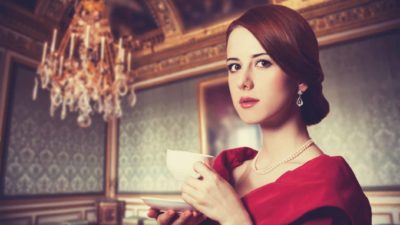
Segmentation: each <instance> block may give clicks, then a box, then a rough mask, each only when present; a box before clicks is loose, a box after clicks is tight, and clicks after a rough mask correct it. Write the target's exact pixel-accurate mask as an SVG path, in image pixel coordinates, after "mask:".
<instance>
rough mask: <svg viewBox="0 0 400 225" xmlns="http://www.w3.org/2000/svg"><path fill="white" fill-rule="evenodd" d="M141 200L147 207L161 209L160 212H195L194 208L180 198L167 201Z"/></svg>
mask: <svg viewBox="0 0 400 225" xmlns="http://www.w3.org/2000/svg"><path fill="white" fill-rule="evenodd" d="M141 199H142V201H143V202H144V203H145V204H146V205H148V206H150V207H151V208H155V209H160V210H168V209H173V210H176V211H184V210H194V208H193V207H192V206H190V205H189V204H187V203H186V202H185V201H183V200H182V199H179V198H174V199H171V198H169V199H167V198H151V197H141Z"/></svg>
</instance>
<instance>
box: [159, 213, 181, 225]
mask: <svg viewBox="0 0 400 225" xmlns="http://www.w3.org/2000/svg"><path fill="white" fill-rule="evenodd" d="M176 218H177V213H176V212H175V211H174V210H167V211H166V212H164V213H161V214H158V216H157V218H156V219H157V223H158V224H160V225H169V224H172V223H173V222H174V220H175V219H176Z"/></svg>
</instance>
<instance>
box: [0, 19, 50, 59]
mask: <svg viewBox="0 0 400 225" xmlns="http://www.w3.org/2000/svg"><path fill="white" fill-rule="evenodd" d="M0 46H2V47H4V48H6V49H8V50H11V51H15V52H18V53H21V54H23V55H25V56H28V57H30V58H32V59H39V58H40V54H41V51H42V46H43V45H42V43H41V42H39V41H37V40H34V39H32V38H31V37H29V36H27V35H24V34H21V33H18V32H16V31H14V30H11V29H10V28H8V27H4V26H2V25H0Z"/></svg>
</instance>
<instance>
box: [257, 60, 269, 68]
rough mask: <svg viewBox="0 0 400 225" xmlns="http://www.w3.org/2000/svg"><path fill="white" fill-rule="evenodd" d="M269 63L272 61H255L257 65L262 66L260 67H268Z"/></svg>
mask: <svg viewBox="0 0 400 225" xmlns="http://www.w3.org/2000/svg"><path fill="white" fill-rule="evenodd" d="M271 65H272V63H271V62H270V61H268V60H265V59H261V60H258V61H257V63H256V66H257V67H262V68H267V67H269V66H271Z"/></svg>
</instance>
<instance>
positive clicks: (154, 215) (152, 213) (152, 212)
mask: <svg viewBox="0 0 400 225" xmlns="http://www.w3.org/2000/svg"><path fill="white" fill-rule="evenodd" d="M159 214H160V210H158V209H154V208H150V209H149V211H147V216H148V217H150V218H154V219H155V218H157V216H158V215H159Z"/></svg>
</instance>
